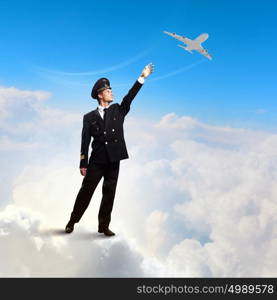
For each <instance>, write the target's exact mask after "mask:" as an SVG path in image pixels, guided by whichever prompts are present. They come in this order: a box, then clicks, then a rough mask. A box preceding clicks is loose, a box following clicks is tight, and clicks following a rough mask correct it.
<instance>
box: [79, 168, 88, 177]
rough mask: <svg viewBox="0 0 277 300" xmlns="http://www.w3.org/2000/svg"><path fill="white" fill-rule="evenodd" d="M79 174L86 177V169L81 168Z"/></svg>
mask: <svg viewBox="0 0 277 300" xmlns="http://www.w3.org/2000/svg"><path fill="white" fill-rule="evenodd" d="M80 173H81V175H82V176H86V175H87V168H81V169H80Z"/></svg>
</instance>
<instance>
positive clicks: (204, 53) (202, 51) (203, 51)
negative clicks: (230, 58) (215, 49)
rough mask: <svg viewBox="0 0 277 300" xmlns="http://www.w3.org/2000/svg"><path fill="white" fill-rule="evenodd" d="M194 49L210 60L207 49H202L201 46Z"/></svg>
mask: <svg viewBox="0 0 277 300" xmlns="http://www.w3.org/2000/svg"><path fill="white" fill-rule="evenodd" d="M195 50H196V51H198V52H199V53H200V54H202V55H204V56H206V57H207V58H208V59H209V60H212V57H211V55H210V54H209V53H208V51H207V50H205V49H203V48H199V49H195Z"/></svg>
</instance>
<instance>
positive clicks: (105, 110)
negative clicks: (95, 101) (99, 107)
mask: <svg viewBox="0 0 277 300" xmlns="http://www.w3.org/2000/svg"><path fill="white" fill-rule="evenodd" d="M107 110H108V109H107V108H104V109H103V111H104V116H103V119H104V120H105V117H106V112H107Z"/></svg>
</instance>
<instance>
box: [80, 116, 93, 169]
mask: <svg viewBox="0 0 277 300" xmlns="http://www.w3.org/2000/svg"><path fill="white" fill-rule="evenodd" d="M90 140H91V134H90V130H89V122H88V121H87V120H86V118H85V116H84V118H83V129H82V142H81V155H80V168H87V166H88V150H89V144H90Z"/></svg>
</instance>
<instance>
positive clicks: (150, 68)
mask: <svg viewBox="0 0 277 300" xmlns="http://www.w3.org/2000/svg"><path fill="white" fill-rule="evenodd" d="M153 72H154V65H153V64H152V63H150V64H148V65H147V66H145V67H144V69H143V71H142V73H141V77H144V78H147V77H148V76H149V75H150V74H151V73H153Z"/></svg>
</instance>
